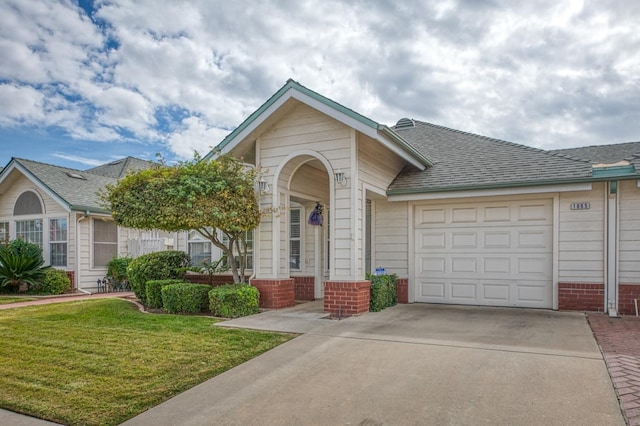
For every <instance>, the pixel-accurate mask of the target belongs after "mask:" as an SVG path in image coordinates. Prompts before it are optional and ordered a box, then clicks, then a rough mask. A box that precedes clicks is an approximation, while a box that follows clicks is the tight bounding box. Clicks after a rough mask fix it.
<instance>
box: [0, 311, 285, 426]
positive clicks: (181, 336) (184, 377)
mask: <svg viewBox="0 0 640 426" xmlns="http://www.w3.org/2000/svg"><path fill="white" fill-rule="evenodd" d="M215 322H216V320H214V319H212V318H205V317H195V316H177V315H150V314H143V313H141V312H139V311H138V309H137V308H136V307H135V306H134V305H132V304H131V303H129V302H126V301H123V300H116V299H102V300H92V301H82V302H69V303H60V304H52V305H44V306H33V307H25V308H18V309H7V310H4V311H0V336H1V337H0V339H1V343H0V359H1V360H2V361H1V365H2V368H1V371H2V374H0V407H2V408H6V409H9V410H13V411H17V412H22V413H26V414H29V415H32V416H34V417H40V418H43V419H47V420H50V421H54V422H58V423H63V424H68V425H116V424H119V423H121V422H123V421H124V420H126V419H128V418H131V417H133V416H135V415H136V414H138V413H140V412H142V411H144V410H146V409H148V408H151V407H153V406H155V405H157V404H159V403H161V402H162V401H165V400H167V399H169V398H171V397H172V396H174V395H176V394H178V393H180V392H182V391H184V390H186V389H189V388H191V387H193V386H194V385H196V384H198V383H201V382H203V381H205V380H206V379H209V378H211V377H213V376H216V375H217V374H220V373H222V372H223V371H225V370H228V369H230V368H232V367H234V366H236V365H238V364H241V363H243V362H245V361H247V360H249V359H251V358H253V357H255V356H257V355H259V354H261V353H263V352H265V351H268V350H269V349H271V348H273V347H275V346H277V345H279V344H281V343H284V342H286V341H288V340H290V339H291V338H293V337H294V336H293V335H290V334H279V333H267V332H258V331H248V330H237V329H233V330H229V329H222V328H219V327H214V326H213V324H214V323H215Z"/></svg>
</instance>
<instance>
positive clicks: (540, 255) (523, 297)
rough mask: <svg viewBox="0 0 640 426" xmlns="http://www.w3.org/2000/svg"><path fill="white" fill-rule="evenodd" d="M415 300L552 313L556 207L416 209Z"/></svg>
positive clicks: (547, 203)
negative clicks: (554, 211)
mask: <svg viewBox="0 0 640 426" xmlns="http://www.w3.org/2000/svg"><path fill="white" fill-rule="evenodd" d="M414 226H415V230H414V237H415V243H414V247H415V253H416V254H415V283H416V285H415V287H414V288H415V300H416V301H417V302H428V303H455V304H467V305H488V306H519V307H530V308H551V307H552V303H553V286H552V280H553V279H552V270H553V203H552V200H521V201H510V202H488V203H469V204H442V205H436V204H429V205H419V206H415V207H414Z"/></svg>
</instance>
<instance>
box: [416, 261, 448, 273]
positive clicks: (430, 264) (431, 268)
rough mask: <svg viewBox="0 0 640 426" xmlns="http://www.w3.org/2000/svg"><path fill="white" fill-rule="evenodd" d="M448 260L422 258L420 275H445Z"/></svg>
mask: <svg viewBox="0 0 640 426" xmlns="http://www.w3.org/2000/svg"><path fill="white" fill-rule="evenodd" d="M446 264H447V259H445V258H444V257H429V256H425V257H421V258H420V270H419V271H420V275H424V274H428V275H429V276H434V275H437V274H444V273H445V272H446V271H447V270H446Z"/></svg>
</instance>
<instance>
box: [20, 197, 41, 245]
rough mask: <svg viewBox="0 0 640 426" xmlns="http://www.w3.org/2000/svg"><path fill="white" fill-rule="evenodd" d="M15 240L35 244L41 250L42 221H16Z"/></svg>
mask: <svg viewBox="0 0 640 426" xmlns="http://www.w3.org/2000/svg"><path fill="white" fill-rule="evenodd" d="M23 195H24V194H23ZM21 197H22V195H21ZM16 238H20V239H22V240H24V241H26V242H29V243H33V244H37V245H38V246H40V248H42V219H33V220H17V221H16Z"/></svg>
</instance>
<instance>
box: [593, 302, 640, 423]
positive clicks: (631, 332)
mask: <svg viewBox="0 0 640 426" xmlns="http://www.w3.org/2000/svg"><path fill="white" fill-rule="evenodd" d="M587 318H588V320H589V325H591V330H593V334H594V336H595V338H596V340H597V342H598V345H599V346H600V350H601V351H602V354H603V356H604V360H605V362H606V364H607V368H608V369H609V375H610V376H611V380H612V381H613V385H614V388H615V390H616V394H617V395H618V399H619V401H620V406H621V408H622V412H623V414H624V416H625V419H626V420H627V423H628V424H629V425H630V426H640V318H639V317H633V316H624V317H622V318H609V316H608V315H606V314H600V313H594V312H590V313H587Z"/></svg>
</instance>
